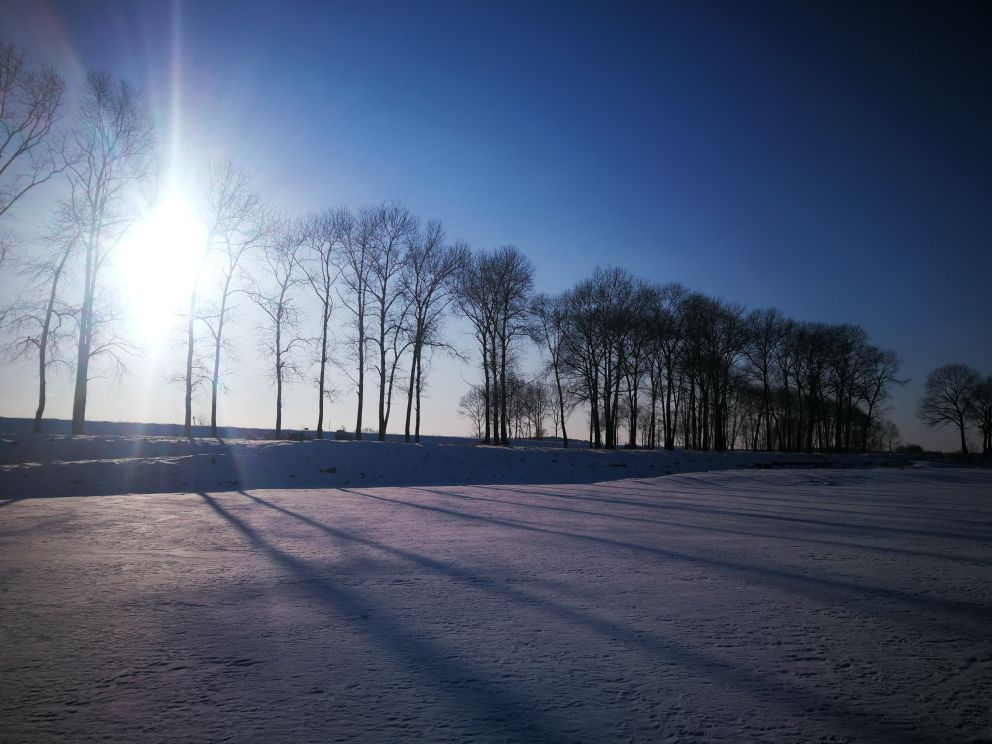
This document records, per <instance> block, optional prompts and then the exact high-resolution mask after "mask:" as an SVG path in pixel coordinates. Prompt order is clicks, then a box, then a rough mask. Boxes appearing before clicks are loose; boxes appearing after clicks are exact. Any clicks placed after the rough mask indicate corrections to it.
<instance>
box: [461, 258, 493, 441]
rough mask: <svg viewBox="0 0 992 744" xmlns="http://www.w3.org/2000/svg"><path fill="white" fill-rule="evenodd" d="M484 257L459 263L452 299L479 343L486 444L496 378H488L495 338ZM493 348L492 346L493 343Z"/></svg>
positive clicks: (482, 428) (488, 437) (483, 429)
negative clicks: (491, 350) (459, 267)
mask: <svg viewBox="0 0 992 744" xmlns="http://www.w3.org/2000/svg"><path fill="white" fill-rule="evenodd" d="M486 271H487V258H486V256H485V254H482V253H477V254H474V255H470V256H469V257H468V259H467V260H466V261H465V263H464V264H463V265H462V267H461V269H460V271H459V272H458V275H457V277H456V282H457V284H456V289H455V299H456V302H457V303H458V309H459V310H460V311H461V313H462V315H464V316H465V317H466V318H468V320H469V322H470V323H471V324H472V330H473V334H474V335H475V340H476V342H477V343H478V344H479V355H480V360H481V363H482V376H483V387H482V405H483V409H484V411H483V413H484V416H483V425H482V427H481V430H482V442H483V443H484V444H489V443H490V442H491V441H492V439H493V437H494V432H493V430H492V428H491V424H492V419H493V416H492V415H491V414H492V413H493V411H492V409H493V388H494V386H495V381H494V380H491V379H490V365H489V358H490V357H489V353H490V351H489V350H490V339H492V338H494V331H493V305H494V297H493V293H492V292H491V291H489V287H488V277H487V274H486ZM493 348H495V346H494V345H493Z"/></svg>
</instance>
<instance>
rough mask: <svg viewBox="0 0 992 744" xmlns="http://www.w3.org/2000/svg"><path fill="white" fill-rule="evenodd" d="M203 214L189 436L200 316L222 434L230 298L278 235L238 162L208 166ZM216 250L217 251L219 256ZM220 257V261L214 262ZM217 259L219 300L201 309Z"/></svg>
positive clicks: (213, 413) (213, 419)
mask: <svg viewBox="0 0 992 744" xmlns="http://www.w3.org/2000/svg"><path fill="white" fill-rule="evenodd" d="M199 211H200V218H201V220H202V221H203V224H204V227H205V228H206V238H205V241H204V246H203V253H202V256H201V261H200V264H199V265H198V267H197V274H196V279H195V281H194V283H193V289H192V291H191V293H190V306H189V317H188V318H187V328H186V333H187V336H186V344H187V347H186V349H187V356H186V420H185V431H186V436H190V434H191V432H192V428H191V423H192V421H191V417H192V398H193V388H194V387H195V380H194V375H193V346H194V341H195V339H194V334H193V323H194V320H201V321H202V322H203V323H204V324H205V325H206V326H207V328H208V330H209V332H210V336H211V341H212V346H213V360H212V368H211V372H210V435H211V436H212V437H216V436H217V398H218V393H219V389H220V369H221V354H222V350H223V349H224V347H225V336H224V331H225V324H226V322H227V319H228V316H229V314H230V310H231V307H230V301H231V297H232V296H233V294H234V292H235V291H236V290H237V286H236V284H235V277H236V275H237V273H238V270H239V267H240V266H241V262H242V260H243V259H244V257H245V256H246V255H247V254H248V253H250V252H251V251H253V250H255V249H257V248H260V247H262V245H263V244H264V243H265V242H266V241H268V240H270V239H271V238H272V237H273V233H274V231H275V229H276V219H275V217H274V216H273V215H272V214H271V213H270V212H269V211H267V210H266V209H265V207H264V206H263V205H262V200H261V198H260V197H259V195H258V194H257V193H256V192H255V191H254V190H253V189H252V187H251V180H250V178H249V177H248V174H247V173H246V172H245V171H244V170H243V169H242V168H241V167H240V166H238V165H237V164H235V163H234V161H232V160H221V161H217V162H213V163H210V164H208V165H207V167H206V168H205V169H204V172H203V176H202V179H201V182H200V193H199ZM215 254H216V255H215ZM212 259H215V260H212ZM211 263H215V264H216V272H217V280H218V285H219V292H218V293H217V295H216V300H215V302H216V304H215V305H213V306H211V307H209V308H207V307H199V306H198V303H199V301H200V298H199V293H198V290H199V286H200V279H201V274H202V273H203V272H204V271H205V270H207V268H208V267H209V266H210V265H211Z"/></svg>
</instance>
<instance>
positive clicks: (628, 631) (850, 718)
mask: <svg viewBox="0 0 992 744" xmlns="http://www.w3.org/2000/svg"><path fill="white" fill-rule="evenodd" d="M422 490H429V489H422ZM348 492H349V493H353V494H356V495H359V496H368V495H369V494H363V493H361V492H359V491H355V490H349V491H348ZM241 493H242V495H244V496H246V497H247V498H249V499H251V500H252V501H254V502H255V503H257V504H260V505H263V506H266V507H268V508H270V509H273V510H275V511H277V512H279V513H281V514H284V515H286V516H288V517H292V518H293V519H296V520H298V521H300V522H303V523H304V524H307V525H309V526H310V527H313V528H314V529H317V530H320V531H321V532H323V533H325V534H327V535H329V536H331V537H334V538H336V539H339V540H350V541H355V542H358V543H360V544H362V545H365V546H367V547H372V548H374V549H376V550H380V551H382V552H385V553H387V554H389V555H393V556H396V557H398V558H401V559H403V560H405V561H407V562H410V563H413V564H414V565H417V566H419V567H421V568H423V569H426V570H429V571H434V572H437V573H440V574H442V575H443V576H445V577H446V578H449V579H451V580H454V581H457V582H459V583H462V584H465V585H467V586H469V587H471V588H473V589H476V590H482V591H486V592H489V593H492V594H495V595H498V596H500V597H502V598H503V599H506V600H509V601H510V602H511V603H512V604H513V605H514V606H520V607H528V608H536V609H538V610H540V611H542V612H544V613H545V614H547V615H549V616H551V617H553V618H555V619H557V620H560V621H564V622H567V623H570V624H574V625H579V626H582V627H585V628H587V629H589V630H592V631H593V632H595V633H596V634H598V635H600V636H602V637H603V638H604V639H607V640H620V641H621V642H622V643H623V644H624V645H626V646H627V647H629V648H635V649H636V648H640V649H642V650H643V651H645V652H647V653H649V654H650V655H652V656H653V657H655V658H657V659H658V660H660V661H663V662H669V663H675V664H678V665H679V666H681V667H682V668H683V669H685V670H686V671H687V672H690V673H691V674H695V675H698V676H701V677H706V678H709V679H711V680H713V681H715V682H717V683H718V684H722V685H724V686H727V687H732V688H734V689H738V690H741V691H743V692H745V693H747V694H749V695H751V696H753V697H755V698H756V699H759V700H764V699H765V696H766V695H768V696H769V697H770V698H771V699H773V700H779V701H783V702H785V703H786V705H785V706H784V707H787V708H792V709H795V710H797V711H802V712H804V715H806V716H810V717H813V718H817V719H819V720H821V721H825V722H828V723H832V724H834V725H840V726H842V727H843V728H845V729H848V730H849V731H851V732H853V733H857V734H859V735H865V734H866V733H869V732H870V733H871V736H872V740H874V741H892V742H899V741H905V733H904V732H903V733H899V732H897V731H894V730H893V727H895V728H898V727H899V725H900V724H901V723H904V722H898V721H895V720H892V719H889V718H887V717H886V716H885V715H884V714H883V713H881V712H879V711H874V710H867V709H863V708H852V707H849V706H847V705H845V703H843V702H839V701H837V700H836V699H833V698H826V697H822V696H820V695H817V694H816V693H814V692H811V691H809V690H801V689H797V688H795V687H791V686H789V685H787V684H786V683H784V682H782V681H781V680H775V679H770V678H767V677H763V676H760V675H758V674H754V673H752V672H749V671H748V670H746V669H743V668H741V667H735V666H731V665H728V664H726V663H725V662H722V661H720V660H718V659H714V658H711V657H709V656H707V655H705V654H702V653H700V652H698V651H694V650H692V649H689V648H684V647H681V646H677V645H675V644H674V643H671V642H669V641H666V640H664V639H662V638H660V637H658V636H657V635H656V634H653V633H648V632H645V631H638V630H637V629H635V628H631V627H628V626H626V625H621V624H619V623H615V622H613V621H610V620H608V619H606V618H603V617H600V616H597V615H594V614H592V613H590V612H586V611H582V610H577V609H574V608H572V607H569V606H567V605H564V604H562V603H560V602H554V601H552V600H550V599H548V598H547V597H543V596H539V595H536V594H532V593H528V592H525V591H522V590H520V589H517V588H513V587H509V586H506V585H504V584H502V583H500V582H497V581H490V580H481V581H480V577H479V576H477V575H476V574H475V573H472V572H469V571H466V570H463V569H460V568H458V567H457V566H455V565H453V564H450V563H444V562H441V561H437V560H434V559H432V558H429V557H427V556H423V555H420V554H418V553H414V552H411V551H409V550H404V549H401V548H396V547H392V546H389V545H386V544H385V543H382V542H379V541H376V540H371V539H369V538H365V537H361V536H359V535H355V534H354V533H352V532H349V531H346V530H342V529H340V528H336V527H331V526H329V525H326V524H324V523H323V522H319V521H318V520H316V519H313V518H311V517H308V516H306V515H304V514H300V513H299V512H296V511H293V510H291V509H287V508H285V507H282V506H279V505H277V504H274V503H272V502H270V501H268V500H266V499H264V498H261V497H259V496H253V495H251V494H248V493H244V492H241ZM201 496H204V497H205V498H207V499H209V497H208V496H206V495H205V494H201ZM373 498H377V497H373ZM386 500H391V499H386ZM210 501H211V502H212V501H213V500H212V499H211V500H210ZM208 503H210V502H208ZM211 506H212V507H213V508H214V509H215V511H222V510H223V508H222V507H220V506H219V505H216V503H215V502H214V503H211ZM452 513H453V514H456V515H458V516H464V515H461V514H460V513H456V512H452ZM225 516H226V517H227V518H229V519H232V520H237V518H236V517H234V516H233V515H227V514H225ZM479 519H486V518H484V517H479ZM237 521H238V523H239V524H236V526H238V528H239V529H242V530H243V531H244V530H248V531H250V528H248V527H247V526H246V525H244V524H243V523H240V520H237ZM487 521H493V522H494V523H496V524H501V525H505V526H510V527H516V526H518V525H514V524H510V523H506V522H502V521H499V520H487ZM539 531H542V532H553V531H550V530H539ZM253 534H254V533H253ZM556 534H566V535H567V533H556ZM575 537H586V536H578V535H575ZM603 542H608V543H613V542H614V541H607V540H604V541H603ZM255 544H257V545H258V546H259V547H261V548H262V549H263V550H265V552H266V553H267V554H270V555H271V554H272V553H279V551H278V550H277V549H275V548H273V547H272V546H269V545H268V544H267V543H264V541H262V540H261V539H260V538H259V539H258V542H257V543H255ZM279 554H280V555H282V556H285V554H282V553H279ZM285 557H286V558H288V560H289V561H292V562H293V563H294V564H302V562H301V561H297V560H296V559H293V558H290V557H288V556H285ZM277 560H279V562H282V561H283V558H277ZM303 565H306V564H303ZM294 567H295V566H294ZM307 571H308V574H311V573H312V569H310V568H309V567H308V568H307ZM308 577H310V578H311V579H312V580H313V577H312V576H308ZM343 591H344V590H339V589H335V590H334V593H335V594H339V593H342V592H343ZM348 594H349V595H350V597H349V599H350V601H351V603H352V605H353V606H354V607H358V606H359V605H358V604H357V602H356V601H355V600H357V595H356V594H355V593H348ZM511 611H512V610H511ZM390 627H391V628H394V629H396V628H395V621H390ZM386 641H387V642H388V643H390V646H391V647H393V646H396V645H399V646H401V648H399V649H398V650H401V651H402V650H403V648H402V644H396V643H395V641H396V638H395V637H392V638H386ZM421 646H422V652H418V653H416V654H413V655H410V654H407V657H408V662H410V663H412V664H416V665H422V664H424V663H428V664H429V663H431V662H434V661H437V660H438V659H439V658H441V657H440V656H439V655H438V653H439V651H441V649H437V648H433V647H432V642H430V641H426V640H424V639H422V642H421ZM428 651H429V653H428ZM446 664H447V665H449V666H450V667H451V669H446V670H445V673H444V674H443V675H441V676H440V681H442V682H443V681H446V680H448V679H451V678H452V677H451V676H450V672H460V673H464V671H465V670H464V669H462V667H460V666H457V665H455V664H454V663H453V662H451V660H450V657H449V658H448V659H446ZM482 694H483V691H479V695H480V696H481V695H482ZM504 697H505V695H504ZM495 701H496V704H497V706H498V711H499V712H500V713H503V712H504V711H505V710H506V705H507V704H509V705H510V707H520V702H519V699H517V698H516V697H514V698H510V699H509V700H501V699H500V698H499V697H498V696H497V697H496V698H495ZM474 704H475V705H476V707H479V708H481V710H482V712H484V713H487V714H489V715H492V713H493V712H494V711H493V710H491V708H492V706H493V703H492V701H489V702H486V701H483V700H481V699H479V700H476V701H474ZM825 709H826V710H825ZM516 715H519V712H518V713H517V714H516ZM866 719H868V720H867V721H866ZM535 733H540V732H535ZM536 740H540V741H552V740H553V739H548V738H546V734H543V733H541V734H540V736H538V738H537V739H536ZM914 740H916V741H921V742H929V741H934V742H936V741H939V740H940V739H939V737H937V736H936V735H934V736H933V737H931V736H929V735H927V734H924V733H922V732H920V731H917V732H915V734H914Z"/></svg>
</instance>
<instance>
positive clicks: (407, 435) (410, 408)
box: [403, 329, 420, 444]
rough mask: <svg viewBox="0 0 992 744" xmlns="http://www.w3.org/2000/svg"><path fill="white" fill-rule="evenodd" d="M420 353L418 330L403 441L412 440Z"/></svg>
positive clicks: (411, 367)
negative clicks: (412, 418)
mask: <svg viewBox="0 0 992 744" xmlns="http://www.w3.org/2000/svg"><path fill="white" fill-rule="evenodd" d="M419 354H420V330H419V329H418V330H417V332H416V337H415V339H414V343H413V359H412V360H411V361H410V388H409V390H408V391H407V396H406V424H405V425H404V427H403V441H404V442H406V443H407V444H409V442H410V417H411V415H412V413H413V398H414V395H415V394H416V390H415V389H414V386H415V384H416V382H417V357H418V355H419Z"/></svg>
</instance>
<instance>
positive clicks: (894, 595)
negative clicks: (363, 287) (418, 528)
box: [342, 488, 992, 628]
mask: <svg viewBox="0 0 992 744" xmlns="http://www.w3.org/2000/svg"><path fill="white" fill-rule="evenodd" d="M342 490H344V491H346V492H348V493H353V494H355V495H357V496H363V497H365V498H369V499H375V500H378V501H383V502H387V503H391V504H395V505H398V506H404V507H408V508H411V509H418V510H423V511H429V512H434V513H438V514H444V515H447V516H453V517H458V518H461V519H465V520H472V521H482V522H488V523H490V524H496V525H500V526H503V527H509V528H512V529H518V530H525V531H528V532H537V533H540V534H545V535H553V536H556V537H562V538H565V539H566V540H579V541H582V542H591V543H594V544H597V545H606V546H609V547H611V548H622V549H625V550H632V551H636V552H640V553H647V554H649V555H652V556H656V557H659V558H663V559H665V560H671V561H678V562H680V563H689V564H696V565H704V566H710V567H712V568H718V569H720V570H723V571H726V572H728V573H732V574H737V575H739V576H742V577H743V578H745V579H747V580H751V581H760V582H762V583H768V581H769V580H772V582H773V586H777V587H779V588H783V589H786V590H790V591H794V592H797V593H800V594H804V595H807V596H812V597H813V598H815V599H817V600H818V601H823V602H828V603H835V602H837V599H838V597H837V596H836V594H831V593H829V590H834V591H835V592H842V593H845V594H848V595H853V596H864V597H870V598H883V599H887V600H891V601H894V602H898V603H900V604H903V605H905V606H907V607H909V608H912V609H914V610H925V611H928V612H931V613H936V614H937V615H938V616H948V615H950V616H952V617H954V618H955V619H956V620H962V621H966V622H970V623H975V624H977V625H978V626H979V627H981V628H985V627H987V626H988V624H989V623H992V607H988V606H985V605H980V604H974V603H971V602H960V601H956V600H948V599H940V598H937V597H926V596H918V595H913V594H908V593H906V592H903V591H899V590H898V589H886V588H884V587H876V586H869V585H865V584H859V583H856V582H853V581H843V580H840V579H826V578H818V577H815V576H808V575H804V574H797V573H792V572H790V571H785V570H782V569H777V568H771V567H767V566H749V565H745V564H740V563H733V562H731V561H724V560H720V559H718V558H709V557H706V556H694V555H689V554H687V553H680V552H677V551H673V550H664V549H662V548H655V547H650V546H646V545H640V544H638V543H631V542H625V541H623V540H615V539H613V538H608V537H601V536H598V535H586V534H582V533H578V532H567V531H564V530H554V529H549V528H547V527H539V526H537V525H534V524H528V523H525V522H518V521H515V520H508V519H498V518H496V517H486V516H480V515H478V514H469V513H467V512H462V511H457V510H455V509H447V508H444V507H440V506H429V505H427V504H416V503H413V502H409V501H403V500H402V499H397V498H390V497H388V496H384V495H382V494H372V493H367V492H362V491H358V490H356V489H347V488H346V489H342ZM419 490H422V491H426V492H428V493H432V494H439V495H446V493H445V492H444V491H435V490H433V489H429V488H423V489H419Z"/></svg>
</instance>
